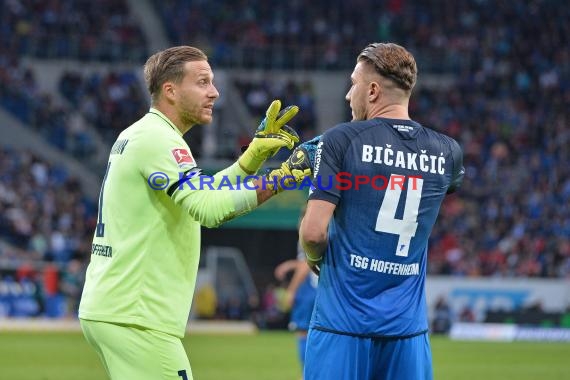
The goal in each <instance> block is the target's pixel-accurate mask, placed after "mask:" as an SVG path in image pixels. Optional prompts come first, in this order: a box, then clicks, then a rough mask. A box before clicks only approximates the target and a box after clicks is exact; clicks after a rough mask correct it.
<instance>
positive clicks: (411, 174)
mask: <svg viewBox="0 0 570 380" xmlns="http://www.w3.org/2000/svg"><path fill="white" fill-rule="evenodd" d="M416 77H417V66H416V62H415V59H414V57H413V56H412V55H411V54H410V53H409V52H408V51H407V50H406V49H404V48H403V47H401V46H399V45H396V44H392V43H373V44H370V45H368V46H367V47H366V48H365V49H364V50H363V51H362V52H361V53H360V54H359V56H358V58H357V61H356V66H355V68H354V71H353V73H352V75H351V81H352V86H351V88H350V90H349V91H348V93H347V95H346V99H347V101H349V102H350V108H351V109H352V118H353V120H352V122H349V123H343V124H340V125H337V126H335V127H334V128H332V129H330V130H328V131H327V132H326V133H325V134H324V135H323V136H322V138H321V141H320V143H319V145H318V147H317V152H316V157H315V161H314V173H315V175H314V176H315V178H314V179H313V185H314V186H313V187H314V188H313V189H312V190H311V193H310V195H309V201H308V205H307V211H306V215H305V217H304V219H303V221H302V223H301V227H300V238H301V242H302V244H303V248H304V249H305V252H306V253H307V260H308V262H309V265H311V266H312V268H313V269H314V270H315V271H317V272H320V278H319V285H318V288H317V297H316V303H315V308H314V311H313V316H312V319H311V324H310V330H309V335H308V341H307V352H306V362H305V373H304V374H305V380H315V379H335V380H351V379H354V380H357V379H358V380H367V379H371V380H372V379H383V380H396V379H397V380H425V379H432V376H433V375H432V364H431V349H430V344H429V337H428V334H427V331H428V322H427V307H426V299H425V278H426V266H427V248H428V247H427V245H428V238H429V235H430V233H431V231H432V228H433V225H434V223H435V220H436V218H437V215H438V212H439V208H440V205H441V203H442V201H443V199H444V197H445V195H446V193H451V192H453V191H455V190H456V189H457V188H458V187H459V186H460V184H461V180H462V177H463V157H462V156H463V154H462V151H461V149H460V147H459V145H458V144H457V142H456V141H455V140H453V139H452V138H450V137H448V136H445V135H443V134H441V133H438V132H435V131H433V130H431V129H428V128H425V127H423V126H422V125H420V124H419V123H417V122H415V121H413V120H411V119H410V116H409V114H408V102H409V98H410V95H411V92H412V89H413V87H414V85H415V83H416ZM319 181H320V182H319ZM327 181H328V182H331V183H327ZM325 184H327V185H326V186H325Z"/></svg>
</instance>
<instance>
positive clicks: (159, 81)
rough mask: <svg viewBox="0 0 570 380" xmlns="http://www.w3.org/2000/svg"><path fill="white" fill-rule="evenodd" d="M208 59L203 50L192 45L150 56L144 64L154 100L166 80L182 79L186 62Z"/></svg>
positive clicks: (177, 47) (173, 48)
mask: <svg viewBox="0 0 570 380" xmlns="http://www.w3.org/2000/svg"><path fill="white" fill-rule="evenodd" d="M207 60H208V57H207V56H206V54H205V53H204V52H203V51H202V50H200V49H198V48H195V47H192V46H175V47H171V48H168V49H166V50H162V51H159V52H158V53H155V54H153V55H152V56H150V57H149V59H148V60H147V61H146V63H145V65H144V80H145V82H146V85H147V88H148V92H149V93H150V96H151V98H152V100H153V102H154V101H156V99H157V97H158V95H159V94H160V89H161V87H162V85H163V84H164V82H168V81H172V82H175V83H180V81H182V78H184V65H185V64H186V62H192V61H207Z"/></svg>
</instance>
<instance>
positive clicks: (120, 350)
mask: <svg viewBox="0 0 570 380" xmlns="http://www.w3.org/2000/svg"><path fill="white" fill-rule="evenodd" d="M144 74H145V80H146V82H147V85H148V89H149V92H150V95H151V97H152V104H151V108H150V110H149V112H148V113H147V114H146V115H145V116H144V117H143V118H141V119H140V120H139V121H137V122H135V123H134V124H133V125H131V126H130V127H128V128H127V129H125V130H124V131H123V132H122V133H121V134H120V135H119V137H118V139H117V141H116V142H115V144H114V145H113V147H112V149H111V153H110V156H109V162H108V165H107V170H106V172H105V176H104V179H103V184H102V186H101V192H100V195H99V213H98V218H97V227H96V230H95V235H94V238H93V246H92V251H91V262H90V264H89V267H88V269H87V274H86V281H85V287H84V289H83V295H82V298H81V305H80V308H79V318H80V321H81V327H82V329H83V333H84V335H85V337H86V339H87V341H88V342H89V343H90V345H91V346H93V347H94V348H95V350H96V351H97V353H98V354H99V356H100V358H101V360H102V362H103V364H104V366H105V369H106V371H107V373H108V375H109V376H110V377H111V379H113V380H115V379H120V380H135V379H136V380H145V379H149V380H150V379H153V380H155V379H173V380H174V379H178V380H180V379H183V380H184V379H192V371H191V369H190V363H189V360H188V357H187V355H186V352H185V351H184V348H183V346H182V342H181V338H182V337H183V336H184V332H185V328H186V323H187V320H188V315H189V312H190V305H191V302H192V295H193V293H194V285H195V282H196V274H197V270H198V262H199V256H200V226H201V225H203V226H207V227H215V226H218V225H219V224H221V223H223V222H225V221H228V220H230V219H232V218H235V217H237V216H239V215H242V214H244V213H247V212H249V211H250V210H253V209H254V208H256V207H257V206H258V205H260V204H261V203H263V202H264V201H266V200H267V199H269V198H270V197H271V196H273V195H274V194H277V193H279V192H280V191H281V190H282V183H283V182H282V180H285V181H286V182H285V183H288V184H289V185H290V183H291V182H294V181H297V182H300V181H302V179H303V178H305V177H306V176H308V175H310V174H311V169H310V167H311V165H310V162H309V158H308V157H307V159H306V160H298V156H296V159H295V160H291V157H290V159H288V160H287V161H286V162H284V163H283V164H282V165H281V168H279V169H277V170H274V171H272V172H271V173H269V174H268V175H267V176H268V177H271V178H270V180H266V179H264V178H259V177H251V178H252V180H251V182H250V183H249V184H248V185H247V186H245V184H242V186H240V187H239V190H238V189H237V188H238V186H236V187H235V188H228V187H226V188H222V189H219V188H218V189H210V188H208V187H205V188H202V187H200V186H198V185H197V184H196V185H195V186H189V184H188V183H187V181H189V182H192V183H194V182H196V183H198V180H199V179H200V169H199V168H198V166H197V164H196V162H195V161H194V158H193V157H192V152H191V151H190V148H189V147H188V145H187V144H186V143H185V141H184V140H183V138H182V135H183V134H184V133H185V132H187V131H188V130H189V129H190V128H191V127H192V126H194V125H196V124H208V123H210V122H211V121H212V108H213V106H214V102H215V100H216V99H217V98H218V96H219V93H218V91H217V89H216V87H215V86H214V83H213V77H214V75H213V73H212V70H211V68H210V65H209V64H208V61H207V57H206V55H205V54H204V53H203V52H202V51H200V50H199V49H196V48H193V47H190V46H179V47H173V48H169V49H166V50H164V51H161V52H158V53H156V54H154V55H153V56H151V57H150V58H149V59H148V61H147V62H146V64H145V67H144ZM280 108H281V104H280V102H279V101H274V102H273V103H272V104H271V105H270V107H269V109H268V110H267V114H266V117H265V119H264V120H263V121H262V123H261V124H260V126H259V127H258V129H257V131H256V133H255V137H254V139H253V140H252V142H251V143H250V144H249V147H248V148H247V150H246V151H245V152H244V153H243V154H242V156H241V157H240V158H239V159H238V161H237V162H236V163H235V164H233V165H231V166H230V167H228V168H226V169H224V170H222V171H221V172H219V173H217V174H215V175H214V177H213V181H214V183H219V182H221V181H222V180H224V181H230V182H231V183H234V184H235V183H236V182H237V181H238V179H239V178H241V179H243V178H244V177H247V176H248V175H252V174H255V173H256V172H257V171H258V170H259V169H260V167H261V166H262V164H263V162H264V161H265V160H266V159H267V158H269V157H270V156H272V155H273V154H275V153H276V152H277V150H279V149H280V148H282V147H288V148H290V149H291V148H292V147H293V145H294V143H295V142H298V137H297V135H296V133H295V132H294V131H293V130H292V129H290V128H289V127H287V126H286V125H285V123H287V122H288V121H289V120H290V119H291V118H292V117H293V116H295V114H296V113H297V111H298V108H297V107H296V106H292V107H287V108H285V109H284V110H283V111H281V112H279V111H280ZM294 154H296V155H298V154H299V148H297V149H296V151H295V152H294ZM293 161H294V163H293ZM184 182H186V183H184Z"/></svg>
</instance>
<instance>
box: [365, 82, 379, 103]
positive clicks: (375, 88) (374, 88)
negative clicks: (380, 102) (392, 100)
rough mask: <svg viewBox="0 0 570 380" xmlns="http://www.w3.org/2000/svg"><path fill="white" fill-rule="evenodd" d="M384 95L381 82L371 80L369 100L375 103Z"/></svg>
mask: <svg viewBox="0 0 570 380" xmlns="http://www.w3.org/2000/svg"><path fill="white" fill-rule="evenodd" d="M381 96H382V88H381V87H380V83H378V82H376V81H372V82H370V84H369V85H368V101H369V102H370V103H373V102H375V101H376V99H378V98H379V97H381Z"/></svg>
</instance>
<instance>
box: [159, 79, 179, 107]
mask: <svg viewBox="0 0 570 380" xmlns="http://www.w3.org/2000/svg"><path fill="white" fill-rule="evenodd" d="M162 95H163V96H164V97H165V98H166V100H168V101H169V102H171V103H172V102H174V99H175V96H176V89H175V86H174V83H172V82H169V81H167V82H164V83H163V84H162Z"/></svg>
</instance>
